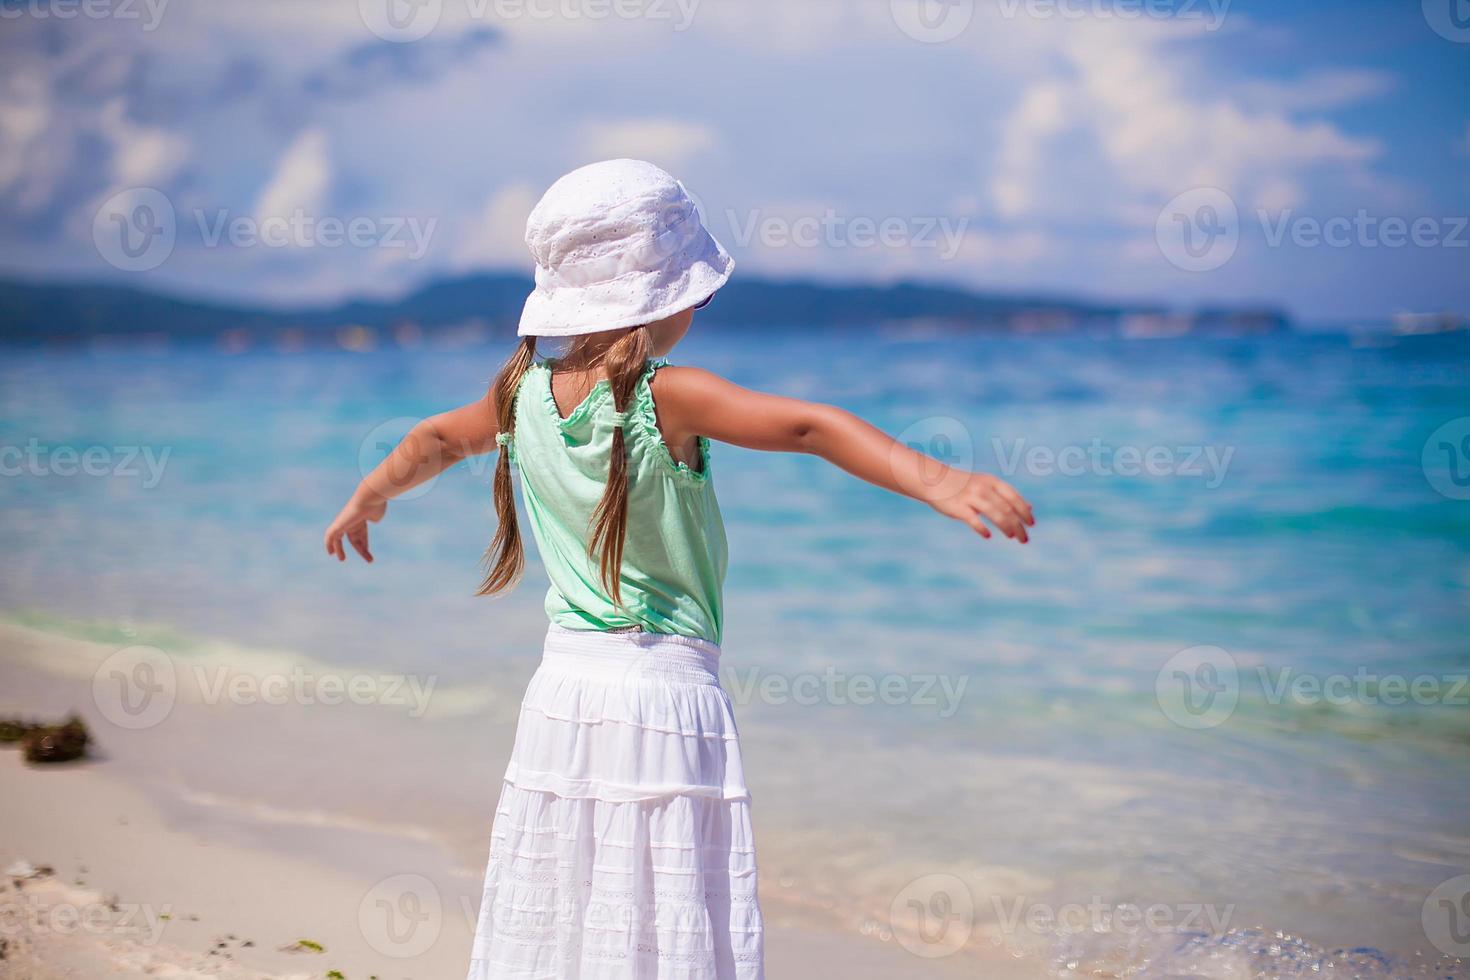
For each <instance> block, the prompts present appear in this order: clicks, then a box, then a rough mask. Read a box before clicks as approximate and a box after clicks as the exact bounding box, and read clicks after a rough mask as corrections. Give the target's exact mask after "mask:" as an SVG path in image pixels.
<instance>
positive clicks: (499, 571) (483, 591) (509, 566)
mask: <svg viewBox="0 0 1470 980" xmlns="http://www.w3.org/2000/svg"><path fill="white" fill-rule="evenodd" d="M534 363H536V338H535V337H527V338H526V339H525V340H523V341H521V346H519V347H517V348H516V352H515V353H514V354H512V355H511V356H510V359H509V360H508V361H506V362H505V366H504V367H502V368H501V369H500V373H499V374H498V375H496V377H495V384H494V385H493V386H492V387H491V394H492V396H493V398H494V401H495V417H496V422H497V427H498V429H499V430H500V434H501V437H502V438H501V447H500V458H499V459H498V460H496V462H495V484H494V485H495V516H496V518H497V520H498V527H496V529H495V539H494V540H493V541H491V542H490V548H489V550H487V551H486V552H485V581H484V582H483V583H481V585H480V591H479V592H477V593H476V595H482V596H491V595H499V594H500V593H502V592H506V591H508V590H510V589H511V588H512V587H514V586H515V584H516V583H517V582H519V581H520V578H521V574H522V573H523V572H524V571H525V568H526V549H525V545H524V544H523V543H522V541H521V528H520V523H519V521H518V519H517V517H516V496H515V489H514V488H513V487H512V485H511V475H510V447H509V446H508V445H507V444H506V443H507V442H508V441H509V437H511V436H514V435H515V429H516V394H517V393H518V392H519V391H520V387H521V381H522V379H524V378H525V376H526V372H527V371H529V370H530V369H531V365H532V364H534Z"/></svg>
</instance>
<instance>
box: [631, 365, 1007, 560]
mask: <svg viewBox="0 0 1470 980" xmlns="http://www.w3.org/2000/svg"><path fill="white" fill-rule="evenodd" d="M654 399H655V401H656V402H657V404H658V412H659V424H660V425H661V426H662V427H663V431H664V438H665V439H666V440H667V441H668V442H669V444H670V445H680V446H682V445H684V444H685V442H686V441H687V440H689V439H692V438H694V437H695V436H706V437H708V438H710V439H715V440H717V441H719V442H728V443H731V444H733V445H736V446H743V447H745V448H746V449H759V450H765V451H768V452H792V453H810V454H812V455H814V456H820V457H821V458H822V459H825V460H827V461H828V462H829V463H832V464H834V465H836V466H839V467H841V468H842V469H844V470H846V471H847V472H849V473H851V474H852V475H853V476H856V477H859V478H860V479H863V480H866V481H868V482H869V483H872V484H874V485H876V486H880V487H882V488H883V489H885V490H891V491H893V492H894V493H899V494H903V495H904V496H906V497H912V498H913V499H915V500H921V501H923V502H924V503H926V504H928V505H930V506H931V507H933V508H934V509H935V510H937V511H939V512H940V513H941V514H944V515H945V516H947V517H952V518H954V519H955V520H959V521H963V522H964V523H966V524H968V525H969V526H970V527H971V528H973V529H974V530H975V531H976V533H978V534H979V535H980V536H981V537H984V538H988V537H990V536H991V532H990V529H989V528H988V527H986V526H985V522H986V521H989V522H990V523H991V524H993V525H995V527H997V528H998V529H999V530H1000V531H1001V532H1002V533H1003V534H1005V535H1006V537H1009V538H1014V539H1015V540H1017V541H1019V542H1021V543H1022V544H1025V543H1026V542H1027V540H1029V535H1028V534H1027V533H1026V529H1027V528H1028V527H1032V526H1035V524H1036V518H1035V516H1034V515H1033V514H1032V511H1031V505H1030V504H1028V503H1027V502H1026V501H1025V500H1024V499H1023V498H1022V497H1021V495H1020V494H1019V493H1017V492H1016V491H1015V489H1014V488H1012V487H1011V486H1010V484H1008V483H1006V482H1004V481H1003V480H1000V479H997V478H996V477H993V476H990V475H988V474H985V473H970V472H967V471H965V470H960V469H955V468H954V467H950V466H946V465H944V464H943V463H940V462H939V461H937V460H935V459H934V458H932V457H930V456H926V455H924V454H923V453H919V452H916V451H914V450H912V449H910V448H908V447H907V446H904V445H902V444H901V443H899V442H897V441H896V440H894V439H892V438H890V437H889V436H887V435H885V434H884V433H883V432H882V431H880V430H878V429H876V428H874V427H873V426H871V425H869V424H868V423H867V422H864V421H863V420H862V419H860V418H858V417H857V416H856V415H853V414H852V413H851V412H846V411H843V410H842V409H840V408H835V407H833V406H831V405H820V404H815V403H813V402H804V401H798V400H796V399H793V398H781V397H778V396H776V395H766V394H761V393H760V392H756V391H750V390H749V389H746V388H741V387H740V386H739V385H735V384H732V383H730V382H729V381H726V380H725V379H723V378H721V377H719V376H718V375H715V374H711V373H710V372H708V371H703V370H700V369H698V368H687V367H672V368H665V369H664V370H662V371H659V372H658V374H657V375H655V377H654Z"/></svg>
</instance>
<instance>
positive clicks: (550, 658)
mask: <svg viewBox="0 0 1470 980" xmlns="http://www.w3.org/2000/svg"><path fill="white" fill-rule="evenodd" d="M541 662H542V664H543V665H545V666H547V667H552V668H556V669H563V670H568V671H574V672H576V673H578V674H580V675H583V676H588V677H602V678H605V679H609V680H625V679H633V678H636V677H639V676H644V677H650V678H662V679H665V680H669V681H677V682H680V683H685V684H716V685H718V684H719V682H720V648H719V647H717V646H715V645H714V644H713V643H711V642H709V641H708V640H702V639H699V638H698V637H693V636H676V635H672V634H666V633H634V632H627V633H606V632H600V631H598V630H569V629H567V628H566V627H563V626H552V627H551V628H550V629H549V630H547V633H546V647H545V651H544V653H543V655H542V661H541Z"/></svg>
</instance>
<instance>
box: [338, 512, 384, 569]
mask: <svg viewBox="0 0 1470 980" xmlns="http://www.w3.org/2000/svg"><path fill="white" fill-rule="evenodd" d="M387 513H388V501H386V500H383V499H382V498H381V497H379V498H375V499H373V500H366V501H364V500H360V499H358V497H356V496H354V497H353V498H352V499H351V500H349V501H347V506H346V507H343V508H342V513H340V514H338V515H337V518H336V520H334V521H332V526H331V527H329V528H327V535H326V539H325V543H326V546H327V554H329V555H335V556H336V557H337V560H338V561H346V560H347V552H346V551H345V550H343V548H342V538H343V536H344V535H345V536H346V537H347V540H348V541H350V542H352V548H353V550H354V551H356V552H357V553H358V554H359V555H362V560H363V561H365V562H368V563H369V564H371V563H372V560H373V553H372V552H371V551H369V550H368V525H369V524H376V523H378V522H379V521H381V520H382V519H383V518H384V516H386V515H387Z"/></svg>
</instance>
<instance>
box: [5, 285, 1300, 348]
mask: <svg viewBox="0 0 1470 980" xmlns="http://www.w3.org/2000/svg"><path fill="white" fill-rule="evenodd" d="M532 286H533V282H532V280H531V278H530V277H529V276H523V275H519V274H515V273H494V272H488V273H478V274H473V275H466V276H460V277H454V278H445V279H438V280H434V281H432V282H429V283H427V284H425V285H424V286H422V287H420V288H418V289H415V290H413V291H411V292H409V293H407V294H406V295H404V296H402V297H400V298H398V299H395V300H381V301H380V300H364V299H356V300H349V301H347V302H343V303H337V304H329V305H319V306H312V305H302V306H300V307H298V308H294V309H270V308H267V307H263V306H262V307H252V306H250V305H247V304H242V303H240V302H238V301H214V300H208V299H202V298H190V297H183V296H177V295H172V294H167V293H160V292H153V291H148V290H144V289H138V288H134V287H130V286H124V285H116V284H110V283H88V282H25V281H18V280H0V343H8V344H25V345H34V344H41V345H50V344H68V343H85V342H90V341H96V340H108V341H119V342H127V341H129V340H165V341H181V342H187V341H219V340H224V341H226V342H228V343H229V344H230V345H231V346H236V347H250V346H255V345H256V344H261V345H270V344H274V343H279V342H280V341H281V340H282V339H283V338H284V339H286V340H288V341H289V342H290V344H291V345H292V346H303V345H304V346H312V345H319V344H332V345H336V346H348V347H352V346H355V345H359V344H366V345H368V346H371V345H372V344H373V343H376V338H377V337H378V336H379V335H381V334H384V333H387V334H389V335H391V336H393V337H397V338H399V339H400V340H401V339H403V338H406V337H420V336H422V335H424V334H435V333H441V332H445V333H453V334H456V335H458V336H461V337H463V338H468V339H471V340H472V339H475V338H480V337H483V338H484V339H487V340H488V339H490V338H492V337H501V336H513V335H514V333H515V327H516V323H517V322H518V320H519V317H520V312H521V307H522V305H523V304H524V302H525V298H526V295H527V294H528V293H529V292H530V290H531V288H532ZM700 319H701V322H702V323H705V324H713V325H715V326H721V325H727V326H735V325H738V326H741V327H746V328H749V327H751V326H758V325H761V324H770V325H782V326H792V325H800V326H807V327H813V328H841V327H862V326H878V325H894V324H898V325H910V326H922V327H924V328H930V329H939V330H957V331H991V332H1001V333H1048V332H1049V333H1056V332H1065V331H1069V330H1083V329H1086V330H1089V331H1094V332H1097V331H1101V332H1114V331H1116V332H1118V333H1125V334H1138V335H1148V336H1153V335H1168V336H1172V335H1178V334H1186V333H1193V332H1210V333H1228V334H1239V333H1269V332H1276V331H1281V330H1286V329H1289V328H1290V327H1291V319H1290V317H1289V315H1288V314H1287V313H1286V312H1285V311H1284V310H1281V309H1278V308H1273V307H1264V306H1263V307H1229V308H1225V307H1211V308H1202V309H1198V310H1193V311H1187V312H1181V311H1178V310H1175V309H1171V308H1169V307H1167V306H1165V305H1163V304H1147V303H1142V304H1127V303H1097V302H1089V301H1084V300H1076V299H1064V298H1053V297H1045V296H1007V295H999V294H987V293H979V292H971V291H968V290H964V289H960V288H956V287H950V286H941V285H931V284H924V283H916V282H901V283H896V284H893V285H881V286H880V285H835V284H823V283H817V282H811V281H799V280H791V281H779V280H771V279H760V278H754V277H745V278H743V279H738V280H736V281H735V282H732V283H731V284H730V285H728V286H726V287H725V288H724V289H723V290H721V292H720V296H719V299H718V301H717V302H716V303H714V304H713V305H712V306H710V307H709V308H708V309H707V310H706V311H704V312H703V313H701V314H700Z"/></svg>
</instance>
